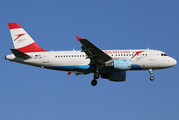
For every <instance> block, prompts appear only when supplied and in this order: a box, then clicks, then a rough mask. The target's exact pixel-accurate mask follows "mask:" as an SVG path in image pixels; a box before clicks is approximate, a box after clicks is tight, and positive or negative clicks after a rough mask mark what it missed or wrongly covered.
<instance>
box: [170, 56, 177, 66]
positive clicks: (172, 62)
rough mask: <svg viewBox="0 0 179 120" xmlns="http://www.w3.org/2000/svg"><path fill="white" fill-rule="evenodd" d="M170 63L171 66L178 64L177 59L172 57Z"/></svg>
mask: <svg viewBox="0 0 179 120" xmlns="http://www.w3.org/2000/svg"><path fill="white" fill-rule="evenodd" d="M170 64H171V66H175V65H176V64H177V61H176V60H175V59H174V58H172V60H170Z"/></svg>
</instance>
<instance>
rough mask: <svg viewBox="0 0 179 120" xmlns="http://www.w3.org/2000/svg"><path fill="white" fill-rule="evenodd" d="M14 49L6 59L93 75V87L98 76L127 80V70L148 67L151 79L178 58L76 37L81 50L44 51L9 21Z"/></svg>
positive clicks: (117, 80) (16, 24)
mask: <svg viewBox="0 0 179 120" xmlns="http://www.w3.org/2000/svg"><path fill="white" fill-rule="evenodd" d="M8 25H9V29H10V33H11V37H12V41H13V44H14V47H15V48H14V49H10V50H11V51H12V53H13V54H10V55H6V56H5V59H7V60H10V61H14V62H17V63H22V64H27V65H31V66H36V67H41V68H46V69H52V70H59V71H66V72H68V75H70V74H71V73H74V75H86V74H89V73H93V74H94V78H93V80H92V81H91V85H92V86H96V85H97V79H98V78H99V77H101V78H104V79H109V81H114V82H122V81H125V80H126V71H129V70H148V71H149V75H150V80H151V81H153V80H154V77H153V76H152V71H153V70H156V69H164V68H169V67H173V66H175V65H176V64H177V61H176V60H175V59H174V58H172V57H169V56H168V55H167V54H166V53H165V52H162V51H159V50H151V49H149V48H147V49H129V50H101V49H99V48H98V47H97V46H95V45H94V44H93V43H91V42H90V41H89V40H87V39H84V38H80V37H78V36H76V38H77V41H79V42H80V43H81V44H82V47H81V49H82V50H80V51H79V50H78V51H76V50H73V51H46V50H44V49H42V48H41V47H40V46H39V45H38V44H37V43H36V42H35V41H34V40H33V39H32V38H31V37H30V36H29V34H28V33H27V32H26V31H25V30H24V29H23V28H22V27H21V26H20V25H19V24H18V23H8Z"/></svg>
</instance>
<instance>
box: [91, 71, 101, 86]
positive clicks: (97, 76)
mask: <svg viewBox="0 0 179 120" xmlns="http://www.w3.org/2000/svg"><path fill="white" fill-rule="evenodd" d="M99 76H100V74H99V72H95V73H94V79H93V80H92V81H91V85H92V86H96V85H97V83H98V82H97V80H96V79H98V78H99Z"/></svg>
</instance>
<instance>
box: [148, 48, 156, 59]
mask: <svg viewBox="0 0 179 120" xmlns="http://www.w3.org/2000/svg"><path fill="white" fill-rule="evenodd" d="M149 60H151V61H154V60H155V52H154V51H153V50H149Z"/></svg>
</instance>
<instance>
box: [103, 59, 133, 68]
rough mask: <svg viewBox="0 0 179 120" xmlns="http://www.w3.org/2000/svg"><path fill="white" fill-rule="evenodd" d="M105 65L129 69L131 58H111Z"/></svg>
mask: <svg viewBox="0 0 179 120" xmlns="http://www.w3.org/2000/svg"><path fill="white" fill-rule="evenodd" d="M105 66H106V67H112V68H114V69H118V70H130V69H131V60H130V59H120V60H112V61H108V62H106V63H105Z"/></svg>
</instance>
